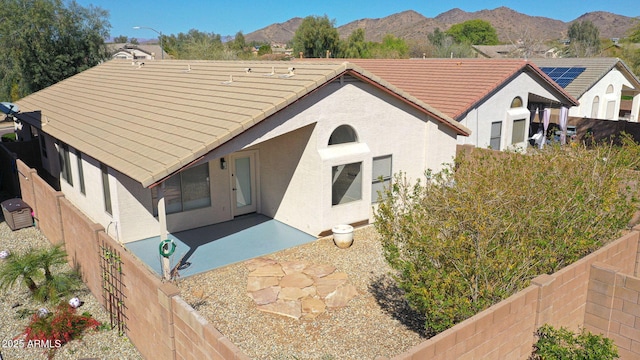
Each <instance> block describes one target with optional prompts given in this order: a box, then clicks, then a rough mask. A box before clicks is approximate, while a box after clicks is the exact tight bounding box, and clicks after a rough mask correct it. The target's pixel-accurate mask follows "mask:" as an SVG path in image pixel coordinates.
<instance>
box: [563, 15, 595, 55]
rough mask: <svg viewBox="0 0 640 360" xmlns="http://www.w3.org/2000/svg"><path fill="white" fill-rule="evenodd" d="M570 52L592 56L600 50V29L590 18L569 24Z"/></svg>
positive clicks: (571, 53)
mask: <svg viewBox="0 0 640 360" xmlns="http://www.w3.org/2000/svg"><path fill="white" fill-rule="evenodd" d="M567 35H568V36H569V41H570V46H569V52H570V55H571V56H575V57H590V56H594V55H596V54H598V53H599V52H600V30H599V29H598V27H597V26H596V25H595V24H594V23H593V22H591V21H589V20H584V21H576V22H573V23H571V25H569V30H568V33H567Z"/></svg>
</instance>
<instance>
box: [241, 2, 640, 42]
mask: <svg viewBox="0 0 640 360" xmlns="http://www.w3.org/2000/svg"><path fill="white" fill-rule="evenodd" d="M473 19H482V20H485V21H488V22H489V23H491V25H492V26H493V27H494V28H495V29H496V32H497V33H498V39H499V40H500V41H502V42H505V43H510V42H514V41H516V40H518V39H522V38H529V39H537V40H540V41H547V40H557V39H564V38H566V36H567V30H568V28H569V25H571V23H573V22H575V21H584V20H589V21H591V22H593V24H594V25H596V26H597V27H598V29H599V30H600V37H602V38H609V39H610V38H622V37H624V36H625V35H626V33H627V31H628V30H629V29H631V28H632V27H633V26H634V25H635V24H637V22H638V19H636V18H632V17H628V16H623V15H617V14H613V13H609V12H605V11H596V12H590V13H586V14H584V15H582V16H580V17H579V18H577V19H575V20H572V21H570V22H568V23H567V22H563V21H560V20H555V19H550V18H546V17H541V16H529V15H526V14H522V13H519V12H517V11H514V10H512V9H510V8H508V7H504V6H503V7H499V8H495V9H493V10H480V11H476V12H466V11H464V10H461V9H458V8H455V9H451V10H449V11H447V12H444V13H442V14H440V15H438V16H436V17H435V18H427V17H425V16H423V15H421V14H419V13H417V12H415V11H413V10H408V11H403V12H400V13H397V14H392V15H389V16H387V17H383V18H379V19H368V18H366V19H361V20H356V21H352V22H350V23H348V24H345V25H342V26H340V27H338V28H337V29H338V33H339V34H340V37H342V38H346V37H348V36H349V35H350V34H351V33H352V32H353V31H354V30H355V29H358V28H363V29H365V36H366V39H367V40H369V41H381V40H382V38H383V37H384V35H386V34H393V35H394V36H396V37H400V38H403V39H405V40H426V38H427V35H428V34H430V33H432V32H433V30H435V29H436V28H439V29H440V30H442V31H445V30H447V29H449V28H450V27H451V26H452V25H454V24H459V23H462V22H465V21H467V20H473ZM302 20H303V19H302V18H299V17H296V18H293V19H290V20H288V21H286V22H284V23H278V24H273V25H269V26H267V27H265V28H262V29H260V30H257V31H254V32H252V33H249V34H246V35H245V39H246V40H247V41H260V42H277V43H286V42H288V41H290V40H291V39H292V38H293V34H294V33H295V31H296V29H297V28H298V26H300V23H301V22H302Z"/></svg>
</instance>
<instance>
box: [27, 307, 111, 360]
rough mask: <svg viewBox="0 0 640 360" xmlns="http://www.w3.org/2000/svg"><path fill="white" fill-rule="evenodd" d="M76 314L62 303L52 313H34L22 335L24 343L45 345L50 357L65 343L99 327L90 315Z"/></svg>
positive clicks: (98, 323)
mask: <svg viewBox="0 0 640 360" xmlns="http://www.w3.org/2000/svg"><path fill="white" fill-rule="evenodd" d="M76 312H77V310H76V308H74V307H71V306H69V304H67V303H66V302H64V301H63V302H61V303H60V304H58V306H57V307H56V309H55V311H54V312H53V313H48V314H43V313H41V312H35V313H34V314H33V315H32V316H31V321H30V322H29V324H28V325H27V327H26V328H25V330H24V333H23V335H24V341H25V343H29V342H38V343H40V344H47V347H48V348H49V349H50V350H51V352H49V357H52V355H53V352H55V350H56V349H58V348H60V347H61V346H62V345H64V344H65V343H67V342H69V341H71V340H74V339H79V338H81V337H82V335H83V333H84V332H85V331H86V330H89V329H94V330H96V329H98V327H99V326H100V325H101V324H100V322H99V321H97V320H96V319H94V318H93V317H92V316H91V314H89V313H83V314H81V315H78V314H77V313H76Z"/></svg>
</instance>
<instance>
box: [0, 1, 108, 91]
mask: <svg viewBox="0 0 640 360" xmlns="http://www.w3.org/2000/svg"><path fill="white" fill-rule="evenodd" d="M107 16H108V13H107V12H106V11H105V10H102V9H100V8H98V7H93V6H91V7H88V8H85V7H82V6H80V5H78V4H77V3H76V2H75V1H71V2H70V3H68V5H66V6H65V4H64V3H63V1H62V0H33V1H21V0H5V1H3V4H2V15H0V48H2V51H1V52H0V64H1V65H0V98H1V99H7V100H17V99H18V98H20V97H22V96H25V95H28V94H30V93H32V92H34V91H38V90H40V89H43V88H45V87H47V86H50V85H53V84H55V83H57V82H59V81H61V80H63V79H66V78H68V77H69V76H72V75H74V74H77V73H79V72H81V71H83V70H86V69H88V68H90V67H92V66H95V65H97V64H99V63H100V62H101V61H104V60H105V59H107V58H108V56H109V54H108V52H107V48H106V46H105V43H104V39H105V38H107V36H108V35H109V31H108V30H109V28H110V27H111V25H110V24H109V22H108V20H107Z"/></svg>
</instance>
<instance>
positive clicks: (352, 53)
mask: <svg viewBox="0 0 640 360" xmlns="http://www.w3.org/2000/svg"><path fill="white" fill-rule="evenodd" d="M341 56H342V57H344V58H351V59H359V58H360V59H365V58H368V57H370V54H369V44H368V43H367V42H366V41H365V39H364V29H361V28H360V29H356V30H354V31H353V32H352V33H351V35H349V38H348V39H347V41H346V42H345V43H344V48H343V49H342V51H341Z"/></svg>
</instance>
